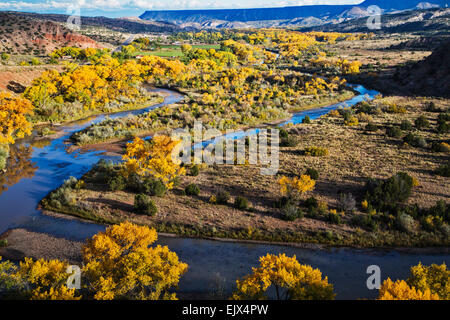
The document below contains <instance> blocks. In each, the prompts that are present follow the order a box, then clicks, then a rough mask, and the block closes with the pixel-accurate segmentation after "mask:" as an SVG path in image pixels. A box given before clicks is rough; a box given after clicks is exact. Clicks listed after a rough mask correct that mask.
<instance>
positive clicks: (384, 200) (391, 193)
mask: <svg viewBox="0 0 450 320" xmlns="http://www.w3.org/2000/svg"><path fill="white" fill-rule="evenodd" d="M412 187H413V178H412V177H411V176H409V175H408V174H406V173H404V172H399V173H397V174H396V175H394V176H392V177H390V178H389V179H386V180H373V179H370V180H369V181H368V182H367V183H366V187H365V190H366V196H365V199H366V200H367V201H368V202H369V204H370V205H371V206H372V207H373V208H375V209H377V210H379V211H384V210H392V209H393V208H395V207H396V204H398V203H401V202H404V201H406V200H407V199H408V198H409V196H410V195H411V191H412Z"/></svg>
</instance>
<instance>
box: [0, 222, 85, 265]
mask: <svg viewBox="0 0 450 320" xmlns="http://www.w3.org/2000/svg"><path fill="white" fill-rule="evenodd" d="M0 239H7V241H8V245H7V246H6V247H4V248H0V256H1V257H2V258H3V259H4V260H12V261H20V260H23V259H24V258H25V257H30V258H33V259H40V258H44V259H60V260H67V261H68V262H69V263H72V264H79V263H81V260H82V259H81V246H82V244H83V243H82V242H78V241H72V240H67V239H64V238H57V237H54V236H51V235H48V234H45V233H37V232H31V231H28V230H25V229H12V230H8V231H6V232H5V233H4V234H2V235H1V236H0Z"/></svg>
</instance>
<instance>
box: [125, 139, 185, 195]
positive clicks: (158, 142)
mask: <svg viewBox="0 0 450 320" xmlns="http://www.w3.org/2000/svg"><path fill="white" fill-rule="evenodd" d="M179 144H180V141H179V140H173V139H172V138H170V137H168V136H164V135H160V136H155V137H153V139H152V141H151V142H150V143H149V142H146V141H144V140H142V139H140V138H136V139H135V140H134V141H133V142H131V143H129V144H128V145H127V150H126V154H125V155H124V156H123V160H124V161H125V170H126V172H127V173H136V174H138V175H140V176H152V177H154V178H155V179H159V180H161V181H162V182H163V183H164V185H165V186H166V187H167V189H169V190H170V189H172V188H173V183H174V180H175V178H177V177H179V176H181V175H184V174H185V173H186V170H185V168H182V167H181V166H180V165H179V164H176V163H174V161H173V159H172V155H173V154H174V153H176V152H177V150H178V149H177V146H178V145H179Z"/></svg>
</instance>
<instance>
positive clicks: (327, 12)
mask: <svg viewBox="0 0 450 320" xmlns="http://www.w3.org/2000/svg"><path fill="white" fill-rule="evenodd" d="M448 1H449V0H432V1H431V2H423V1H420V0H396V1H391V0H366V1H364V2H362V3H361V4H359V5H358V6H354V5H309V6H293V7H276V8H252V9H214V10H207V9H205V10H159V11H146V12H145V13H143V14H142V15H141V16H140V17H139V18H140V19H142V20H147V21H165V22H169V23H173V24H176V25H179V26H181V27H188V26H190V27H196V28H230V27H235V28H247V27H276V26H286V25H297V26H314V25H321V24H326V23H340V22H342V21H346V20H349V19H357V18H363V17H367V16H369V15H370V13H369V11H368V10H367V8H368V7H369V6H372V5H376V6H378V7H380V9H381V10H382V12H383V13H398V12H402V11H405V10H416V9H431V8H439V7H447V6H448V5H447V2H448Z"/></svg>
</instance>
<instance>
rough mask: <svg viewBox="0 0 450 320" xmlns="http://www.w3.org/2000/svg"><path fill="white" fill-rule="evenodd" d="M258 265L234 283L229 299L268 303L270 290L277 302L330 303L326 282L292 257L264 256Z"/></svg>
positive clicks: (314, 271)
mask: <svg viewBox="0 0 450 320" xmlns="http://www.w3.org/2000/svg"><path fill="white" fill-rule="evenodd" d="M259 262H260V265H259V267H258V268H253V273H252V274H249V275H247V276H245V277H244V278H243V279H242V280H237V281H236V285H237V290H236V292H235V293H234V294H233V296H232V298H233V299H235V300H250V299H268V298H269V296H268V290H269V288H270V287H272V286H273V287H274V288H275V295H276V298H277V299H292V300H332V299H334V296H335V294H334V293H333V285H332V284H329V283H328V278H327V277H325V278H322V273H321V272H320V270H319V269H314V268H312V267H311V266H308V265H302V264H300V263H299V262H298V261H297V259H296V257H295V256H293V257H288V256H286V255H285V254H279V255H278V256H276V255H273V254H267V255H266V256H264V257H261V258H259Z"/></svg>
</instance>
